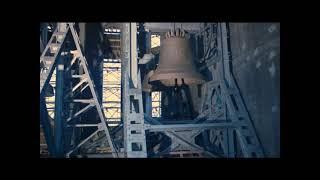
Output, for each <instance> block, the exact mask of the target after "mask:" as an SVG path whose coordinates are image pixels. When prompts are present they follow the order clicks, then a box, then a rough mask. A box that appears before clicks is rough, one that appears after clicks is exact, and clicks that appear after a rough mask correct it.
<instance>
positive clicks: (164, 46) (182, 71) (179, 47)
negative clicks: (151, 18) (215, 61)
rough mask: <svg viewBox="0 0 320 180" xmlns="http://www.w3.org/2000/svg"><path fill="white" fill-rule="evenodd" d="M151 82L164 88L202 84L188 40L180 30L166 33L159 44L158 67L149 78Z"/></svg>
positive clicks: (202, 80)
mask: <svg viewBox="0 0 320 180" xmlns="http://www.w3.org/2000/svg"><path fill="white" fill-rule="evenodd" d="M153 81H160V82H161V83H162V84H164V85H165V86H175V85H179V86H180V85H181V84H183V83H184V84H186V85H190V84H201V83H204V79H203V77H202V76H201V74H200V73H198V72H197V70H196V69H195V65H194V63H193V59H192V51H191V47H190V43H189V40H188V39H187V38H186V37H185V33H184V32H183V31H180V29H177V30H176V31H170V32H168V33H166V36H165V39H164V40H163V42H161V48H160V59H159V65H158V67H157V69H156V70H155V72H154V74H153V75H152V76H151V77H150V82H153Z"/></svg>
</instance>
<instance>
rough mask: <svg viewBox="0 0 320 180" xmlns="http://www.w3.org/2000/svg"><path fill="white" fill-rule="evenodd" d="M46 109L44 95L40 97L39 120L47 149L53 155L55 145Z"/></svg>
mask: <svg viewBox="0 0 320 180" xmlns="http://www.w3.org/2000/svg"><path fill="white" fill-rule="evenodd" d="M48 116H49V115H48V111H47V107H46V102H45V99H44V97H40V120H41V124H42V127H43V131H44V135H45V138H46V143H47V145H48V150H49V154H50V155H54V154H55V152H54V150H55V147H54V144H53V133H52V130H51V125H50V122H49V118H48Z"/></svg>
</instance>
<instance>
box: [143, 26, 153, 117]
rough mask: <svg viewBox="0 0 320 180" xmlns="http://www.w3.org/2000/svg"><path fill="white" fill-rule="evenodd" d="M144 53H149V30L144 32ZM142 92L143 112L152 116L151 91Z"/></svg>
mask: <svg viewBox="0 0 320 180" xmlns="http://www.w3.org/2000/svg"><path fill="white" fill-rule="evenodd" d="M146 53H151V33H150V32H146ZM147 66H148V64H147ZM144 93H145V106H146V112H145V113H146V114H147V115H148V116H150V117H151V116H152V99H151V93H148V92H144Z"/></svg>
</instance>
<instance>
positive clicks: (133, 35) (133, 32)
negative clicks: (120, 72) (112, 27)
mask: <svg viewBox="0 0 320 180" xmlns="http://www.w3.org/2000/svg"><path fill="white" fill-rule="evenodd" d="M130 45H131V47H130V51H131V52H130V57H131V58H130V77H131V79H132V83H133V86H134V88H137V87H138V79H137V74H138V56H137V23H130Z"/></svg>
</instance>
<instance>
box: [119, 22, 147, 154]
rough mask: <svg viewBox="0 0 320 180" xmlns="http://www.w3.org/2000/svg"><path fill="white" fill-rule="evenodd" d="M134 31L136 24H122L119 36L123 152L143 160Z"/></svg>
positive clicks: (144, 150)
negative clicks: (120, 45)
mask: <svg viewBox="0 0 320 180" xmlns="http://www.w3.org/2000/svg"><path fill="white" fill-rule="evenodd" d="M136 29H137V26H136V23H124V24H123V29H122V34H121V39H122V43H121V44H122V61H121V62H122V71H121V72H122V73H121V75H122V78H121V79H122V94H123V96H122V105H121V107H122V118H123V128H124V150H125V153H126V156H127V157H128V158H143V157H146V156H147V150H146V139H145V130H144V113H143V106H142V89H141V77H140V71H138V69H137V68H138V63H137V59H136V58H137V56H136V53H137V49H135V48H133V47H136V46H134V45H133V44H136V36H137V33H136ZM133 32H135V33H133ZM133 36H134V37H133ZM132 45H133V46H132ZM132 58H135V59H132ZM134 72H136V73H134ZM134 79H135V80H134ZM134 81H136V82H134Z"/></svg>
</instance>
